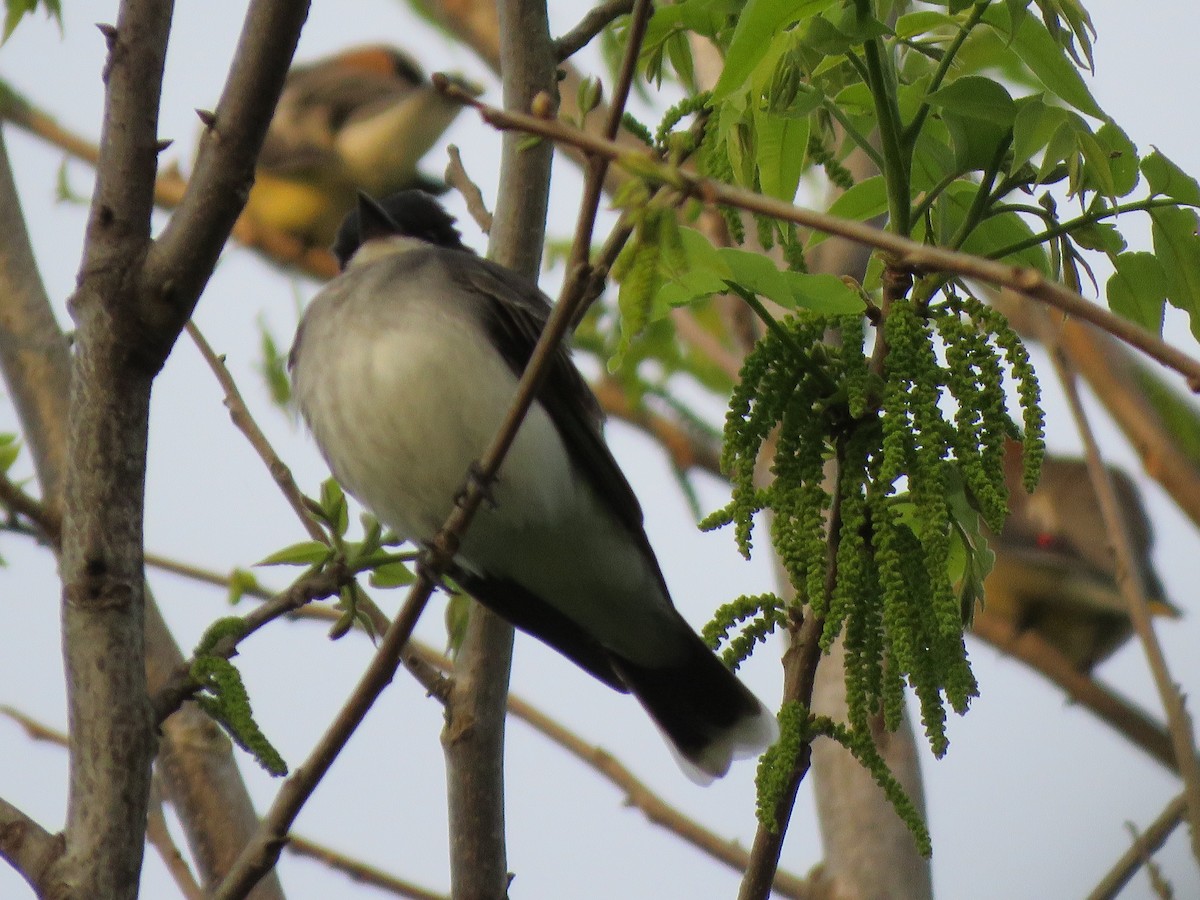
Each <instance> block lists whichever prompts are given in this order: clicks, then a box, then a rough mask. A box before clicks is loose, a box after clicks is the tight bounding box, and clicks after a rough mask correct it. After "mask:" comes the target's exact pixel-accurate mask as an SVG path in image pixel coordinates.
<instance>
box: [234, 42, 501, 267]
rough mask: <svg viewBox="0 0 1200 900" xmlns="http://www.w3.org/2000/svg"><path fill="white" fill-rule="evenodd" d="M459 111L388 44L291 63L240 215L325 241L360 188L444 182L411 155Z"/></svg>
mask: <svg viewBox="0 0 1200 900" xmlns="http://www.w3.org/2000/svg"><path fill="white" fill-rule="evenodd" d="M456 81H457V83H458V84H459V85H460V86H462V87H464V88H466V89H468V90H471V91H472V92H478V88H477V87H474V86H472V85H468V84H467V83H466V82H463V81H461V80H456ZM461 110H462V104H461V103H459V102H458V101H456V100H454V99H452V98H450V97H448V96H446V95H445V94H443V93H441V92H440V91H438V90H436V89H435V88H434V87H433V85H432V84H430V83H429V81H428V80H427V79H426V78H425V76H424V74H423V73H422V72H421V69H420V68H419V67H418V66H417V64H416V63H415V62H413V60H412V59H410V58H409V57H408V56H407V55H406V54H404V53H402V52H401V51H399V50H396V49H394V48H392V47H387V46H366V47H357V48H354V49H350V50H346V51H344V52H342V53H338V54H337V55H335V56H331V57H328V58H325V59H321V60H317V61H316V62H312V63H308V64H305V65H298V66H293V67H292V69H291V71H289V72H288V75H287V80H286V81H285V82H284V86H283V92H282V93H281V94H280V96H279V103H278V104H277V105H276V107H275V113H274V115H273V116H272V118H271V125H270V128H269V129H268V131H267V136H266V139H265V140H264V142H263V147H262V151H261V153H260V154H259V158H258V162H257V164H256V169H255V182H254V187H253V189H252V190H251V192H250V196H249V199H248V200H247V201H246V216H247V218H248V219H250V220H251V221H255V222H261V223H264V224H266V225H269V226H270V227H272V228H277V229H280V230H282V231H287V232H288V233H290V234H294V235H295V236H297V237H299V238H300V239H301V240H304V241H306V242H308V243H311V244H313V245H314V246H326V247H327V246H329V244H330V243H331V242H332V241H333V238H334V235H335V233H336V232H337V228H338V225H339V224H340V223H341V221H342V219H343V218H345V217H346V214H347V213H349V212H350V211H351V210H353V209H354V205H355V202H356V198H357V196H358V192H359V191H360V190H363V191H366V192H368V193H370V194H373V195H376V196H379V195H382V194H390V193H392V192H394V191H398V190H402V189H405V188H417V187H420V188H424V189H425V190H445V186H444V185H442V184H441V183H440V182H439V181H437V180H436V179H433V178H429V177H427V176H425V175H423V174H422V173H421V172H420V171H418V169H417V163H418V161H419V160H420V159H421V157H422V156H424V155H425V154H426V153H427V152H429V149H430V148H431V147H432V146H433V145H434V143H436V142H437V139H438V138H439V137H441V135H442V132H444V131H445V130H446V129H447V128H448V127H449V126H450V123H451V122H453V121H454V118H455V117H456V116H457V115H458V113H459V112H460V111H461Z"/></svg>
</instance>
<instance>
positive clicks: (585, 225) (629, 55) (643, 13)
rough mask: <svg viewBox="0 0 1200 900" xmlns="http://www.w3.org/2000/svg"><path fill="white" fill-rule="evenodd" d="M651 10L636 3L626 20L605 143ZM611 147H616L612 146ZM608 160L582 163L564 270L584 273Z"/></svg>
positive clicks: (616, 129) (646, 0)
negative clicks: (572, 235) (580, 189)
mask: <svg viewBox="0 0 1200 900" xmlns="http://www.w3.org/2000/svg"><path fill="white" fill-rule="evenodd" d="M653 11H654V4H653V2H651V0H636V2H635V3H634V6H633V14H632V16H631V17H630V20H629V29H628V31H627V33H626V35H625V40H626V45H625V55H624V57H623V58H622V60H621V71H620V73H619V74H618V75H617V82H616V85H615V86H614V88H613V98H612V105H611V106H610V107H609V110H608V118H607V119H606V120H605V123H604V131H603V137H602V138H601V139H602V140H604V141H605V142H606V143H612V142H613V141H614V140H615V138H616V136H617V134H618V133H620V130H621V118H622V116H623V115H624V112H625V103H626V102H627V101H628V100H629V92H630V90H631V89H632V87H633V77H634V75H635V74H636V72H637V61H638V53H639V51H640V50H641V47H642V39H643V38H644V37H645V35H646V23H647V22H648V21H649V19H650V13H652V12H653ZM613 146H616V145H615V144H613ZM608 162H609V160H608V158H607V157H605V156H603V155H600V154H589V155H588V158H587V161H586V162H585V164H584V172H585V173H586V174H585V181H584V186H583V199H582V200H581V201H580V204H579V218H578V219H577V220H576V226H575V238H574V241H573V242H572V245H571V255H570V257H569V262H568V264H567V271H569V272H570V271H579V272H583V271H585V270H586V267H587V264H588V259H589V257H590V255H591V252H592V229H593V227H594V226H595V222H596V213H597V211H598V210H599V209H600V195H601V194H602V193H603V192H604V176H605V174H606V173H607V171H608Z"/></svg>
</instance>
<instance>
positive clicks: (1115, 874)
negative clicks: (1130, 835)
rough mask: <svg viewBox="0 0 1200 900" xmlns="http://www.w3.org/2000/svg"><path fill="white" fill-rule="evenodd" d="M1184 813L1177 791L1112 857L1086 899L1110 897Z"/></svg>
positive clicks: (1182, 798) (1164, 839) (1107, 899)
mask: <svg viewBox="0 0 1200 900" xmlns="http://www.w3.org/2000/svg"><path fill="white" fill-rule="evenodd" d="M1186 813H1187V797H1186V796H1185V795H1184V794H1180V795H1179V796H1178V797H1176V798H1175V799H1174V800H1172V801H1171V802H1170V803H1168V804H1167V808H1166V809H1164V810H1163V811H1162V813H1161V814H1160V815H1159V817H1158V818H1157V819H1155V820H1154V821H1153V822H1151V823H1150V827H1149V828H1147V829H1146V830H1145V831H1143V832H1142V833H1141V834H1139V835H1138V836H1137V837H1136V838H1135V839H1134V841H1133V844H1132V845H1131V846H1130V847H1129V849H1128V850H1126V851H1125V853H1124V854H1122V856H1121V858H1120V859H1119V860H1117V861H1116V863H1115V864H1114V865H1113V867H1112V869H1110V870H1109V871H1108V873H1107V874H1106V875H1105V876H1104V878H1102V879H1101V880H1100V883H1099V884H1098V885H1096V887H1095V888H1093V889H1092V892H1091V893H1090V894H1088V896H1087V900H1114V898H1115V897H1116V896H1117V895H1118V894H1120V893H1121V891H1122V890H1123V889H1124V887H1125V885H1127V884H1129V882H1130V880H1131V879H1132V878H1133V876H1134V875H1136V874H1137V870H1138V869H1140V868H1141V867H1142V866H1143V865H1145V863H1146V861H1147V860H1148V859H1150V857H1151V855H1152V854H1153V853H1154V852H1155V851H1156V850H1158V849H1159V848H1160V847H1162V845H1163V844H1165V843H1166V842H1167V838H1169V837H1170V836H1171V832H1173V831H1174V830H1175V827H1176V826H1177V825H1178V824H1179V823H1180V822H1182V821H1183V818H1184V815H1185V814H1186Z"/></svg>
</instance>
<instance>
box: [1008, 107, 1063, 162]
mask: <svg viewBox="0 0 1200 900" xmlns="http://www.w3.org/2000/svg"><path fill="white" fill-rule="evenodd" d="M1042 96H1043V95H1041V94H1039V95H1037V96H1033V97H1023V98H1021V99H1020V100H1018V101H1016V106H1017V115H1016V117H1015V118H1014V119H1013V165H1012V168H1013V169H1014V170H1015V169H1018V168H1020V167H1021V166H1022V165H1024V164H1025V163H1027V162H1029V161H1030V160H1032V159H1033V158H1034V157H1035V156H1036V155H1037V154H1038V153H1040V152H1041V151H1042V150H1043V149H1044V148H1045V147H1046V145H1047V144H1048V143H1049V142H1050V138H1052V137H1053V136H1054V133H1055V132H1056V131H1058V129H1059V128H1060V127H1061V126H1062V124H1063V123H1064V122H1065V121H1066V120H1067V116H1068V113H1067V111H1066V110H1065V109H1062V108H1061V107H1058V106H1048V105H1047V104H1046V103H1045V102H1044V101H1043V100H1042ZM1056 162H1057V160H1056Z"/></svg>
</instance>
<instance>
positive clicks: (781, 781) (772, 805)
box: [755, 702, 809, 833]
mask: <svg viewBox="0 0 1200 900" xmlns="http://www.w3.org/2000/svg"><path fill="white" fill-rule="evenodd" d="M808 737H809V735H808V713H807V712H806V711H805V709H804V707H803V706H801V705H800V704H799V703H795V702H791V703H785V704H784V705H783V708H782V709H780V710H779V740H777V741H776V742H775V743H774V744H772V745H771V746H770V747H769V748H767V752H766V753H764V754H763V755H762V756H761V757H759V760H758V772H757V774H756V775H755V784H756V786H757V788H758V790H757V792H756V800H755V812H756V815H757V818H758V822H759V824H760V825H762V826H763V828H766V829H767V830H768V831H770V832H772V833H777V832H778V831H779V820H778V817H777V813H776V811H777V810H778V809H779V803H780V801H781V800H782V799H783V797H784V794H785V793H786V792H787V789H788V782H789V781H790V780H791V777H792V770H793V769H794V768H795V764H796V759H797V758H798V757H799V756H800V750H801V747H802V746H803V744H804V742H805V741H806V740H807V739H808Z"/></svg>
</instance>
